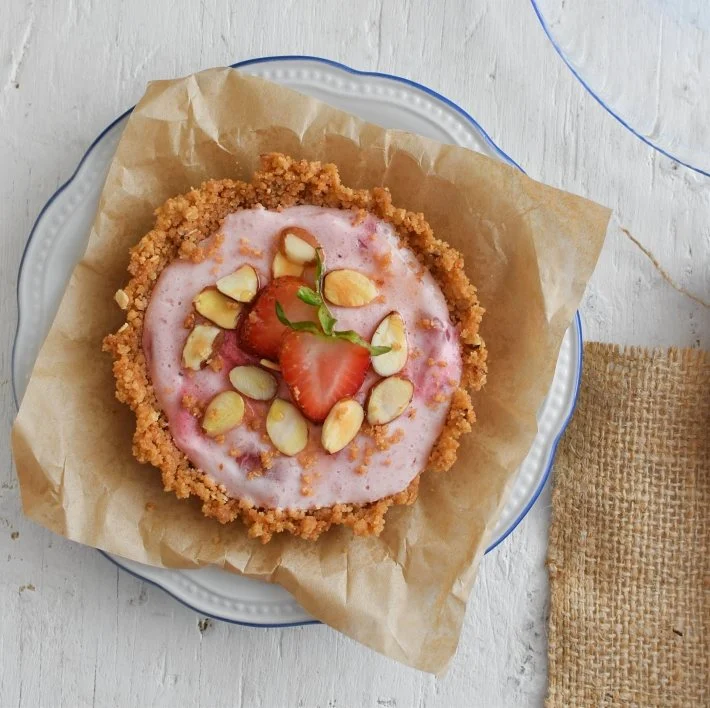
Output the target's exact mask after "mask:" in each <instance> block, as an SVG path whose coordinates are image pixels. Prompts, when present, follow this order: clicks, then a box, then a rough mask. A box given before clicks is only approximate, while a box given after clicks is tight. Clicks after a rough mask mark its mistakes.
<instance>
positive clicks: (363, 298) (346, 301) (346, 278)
mask: <svg viewBox="0 0 710 708" xmlns="http://www.w3.org/2000/svg"><path fill="white" fill-rule="evenodd" d="M323 293H324V294H325V296H326V298H327V299H328V300H329V301H330V302H332V303H333V304H334V305H339V306H340V307H362V306H363V305H367V304H368V303H370V302H372V301H373V300H374V299H375V298H376V297H377V286H376V285H375V284H374V283H373V282H372V281H371V280H370V279H369V278H368V277H367V276H366V275H365V274H364V273H360V272H359V271H357V270H349V269H347V268H344V269H343V270H331V271H330V273H328V274H327V275H326V276H325V281H324V282H323Z"/></svg>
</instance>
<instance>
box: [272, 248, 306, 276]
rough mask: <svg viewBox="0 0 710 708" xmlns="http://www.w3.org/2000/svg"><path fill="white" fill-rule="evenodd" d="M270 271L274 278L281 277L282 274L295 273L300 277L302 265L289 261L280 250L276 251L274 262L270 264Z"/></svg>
mask: <svg viewBox="0 0 710 708" xmlns="http://www.w3.org/2000/svg"><path fill="white" fill-rule="evenodd" d="M271 272H272V273H273V276H274V278H281V277H283V276H284V275H295V276H296V277H297V278H300V277H301V276H302V275H303V266H302V265H299V264H298V263H291V261H289V260H288V259H287V258H286V256H284V255H283V254H282V253H281V251H276V255H275V256H274V262H273V264H272V265H271Z"/></svg>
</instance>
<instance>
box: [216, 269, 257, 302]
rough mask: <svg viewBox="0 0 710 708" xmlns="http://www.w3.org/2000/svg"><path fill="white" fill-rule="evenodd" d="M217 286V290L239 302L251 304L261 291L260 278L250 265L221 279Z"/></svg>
mask: <svg viewBox="0 0 710 708" xmlns="http://www.w3.org/2000/svg"><path fill="white" fill-rule="evenodd" d="M216 285H217V290H219V291H220V292H221V293H224V294H225V295H227V296H228V297H231V298H232V299H233V300H236V301H237V302H251V301H252V300H253V299H254V297H255V296H256V293H257V291H258V290H259V276H258V275H257V274H256V271H255V270H254V269H253V268H252V267H251V266H250V265H243V266H242V267H241V268H237V270H235V271H234V273H231V274H230V275H225V276H224V278H220V279H219V280H218V281H217V283H216Z"/></svg>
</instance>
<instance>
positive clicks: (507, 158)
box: [12, 55, 583, 628]
mask: <svg viewBox="0 0 710 708" xmlns="http://www.w3.org/2000/svg"><path fill="white" fill-rule="evenodd" d="M287 60H293V61H312V62H316V63H321V64H326V65H328V66H334V67H336V68H338V69H342V70H343V71H346V72H348V73H350V74H356V75H358V76H376V77H379V78H384V79H389V80H393V81H397V82H399V83H402V84H406V85H407V86H412V87H414V88H416V89H418V90H420V91H423V92H424V93H426V94H428V95H430V96H432V97H434V98H436V99H437V100H439V101H442V102H443V103H445V104H446V105H447V106H449V107H450V108H452V109H454V110H455V111H456V112H457V113H459V114H460V115H461V116H462V117H463V118H465V119H466V120H467V121H468V122H469V123H471V124H472V125H473V126H474V127H475V129H476V130H477V131H478V132H479V133H480V134H481V136H482V137H483V139H484V140H485V141H486V143H487V145H488V146H489V147H490V148H491V149H492V150H493V151H494V152H495V153H496V154H497V155H498V156H499V157H500V158H501V159H502V160H504V161H505V162H507V163H508V164H510V165H513V166H514V167H517V168H518V169H519V170H520V171H521V172H523V173H524V172H525V170H523V168H522V167H520V165H518V163H517V162H515V160H513V159H512V158H511V157H510V156H509V155H507V154H506V153H505V152H503V150H501V149H500V148H499V147H498V146H497V145H496V144H495V143H494V142H493V140H491V138H490V136H489V135H488V133H487V132H486V131H485V130H484V129H483V128H482V127H481V125H480V124H479V123H478V121H477V120H476V119H475V118H474V117H473V116H472V115H470V114H469V113H468V112H467V111H465V110H464V109H463V108H461V107H460V106H458V105H457V104H455V103H454V102H453V101H451V100H450V99H448V98H446V97H445V96H442V95H441V94H439V93H437V92H436V91H434V90H433V89H430V88H428V87H427V86H424V85H422V84H419V83H417V82H416V81H412V80H411V79H406V78H403V77H401V76H395V75H393V74H384V73H381V72H376V71H359V70H358V69H353V68H351V67H349V66H346V65H345V64H341V63H340V62H337V61H333V60H332V59H323V58H321V57H314V56H298V55H284V56H270V57H260V58H257V59H247V60H245V61H241V62H237V63H235V64H232V65H231V66H232V68H234V69H240V68H243V67H246V66H251V65H254V64H265V63H269V62H274V61H287ZM133 108H135V106H132V107H131V108H129V109H128V110H127V111H125V112H123V113H122V114H121V115H120V116H118V118H116V119H115V120H113V121H112V122H111V123H109V125H107V126H106V127H105V128H104V129H103V130H102V131H101V132H100V133H99V135H98V136H97V137H96V139H95V140H94V141H93V142H92V143H91V145H90V146H89V148H88V149H87V151H86V152H85V153H84V156H83V157H82V158H81V160H80V161H79V164H78V165H77V167H76V169H75V170H74V172H73V174H72V175H71V177H70V178H69V179H68V180H67V181H66V182H65V183H64V184H62V186H61V187H59V189H57V191H56V192H55V193H54V194H53V195H52V196H51V197H50V198H49V200H48V201H47V203H46V204H45V205H44V207H42V210H41V211H40V213H39V215H38V216H37V219H36V220H35V223H34V225H33V226H32V230H31V231H30V235H29V237H28V239H27V243H26V244H25V249H24V251H23V253H22V259H21V260H20V268H19V272H18V276H17V291H16V297H17V327H16V329H15V339H14V341H13V345H12V371H13V377H12V392H13V396H14V399H15V407H16V408H17V409H19V399H18V396H17V389H16V387H15V377H14V371H15V353H16V347H17V335H18V333H19V330H20V320H21V317H22V314H21V310H20V281H21V279H22V270H23V268H24V265H25V257H26V255H27V250H28V248H29V245H30V243H31V242H32V238H33V236H34V234H35V232H36V230H37V226H38V224H39V223H40V221H41V220H42V217H43V216H44V214H45V213H46V211H47V209H48V208H49V207H50V206H51V205H52V203H53V202H54V201H55V200H56V199H57V197H58V196H59V195H60V194H61V193H62V192H63V191H64V190H65V189H66V188H67V187H68V186H69V184H71V182H72V180H73V179H74V178H75V177H76V175H77V173H78V172H79V170H80V169H81V167H82V165H83V164H84V162H85V161H86V158H87V157H88V156H89V154H90V153H91V151H92V150H93V149H94V148H95V147H96V145H97V144H98V143H99V142H100V141H101V139H102V138H103V137H104V135H106V133H108V131H109V130H111V128H113V127H114V126H115V125H116V124H117V123H119V122H120V121H121V120H123V119H124V118H125V117H126V116H127V115H128V114H129V113H131V111H133ZM575 326H576V330H577V337H578V341H579V345H580V346H579V361H578V369H577V371H578V374H577V380H576V381H575V385H574V404H573V406H572V410H571V411H570V413H569V415H568V417H567V419H566V420H565V422H564V424H563V425H562V428H561V430H560V432H559V434H558V435H557V437H556V438H555V441H554V443H553V446H552V449H551V452H550V455H549V459H548V462H547V466H546V469H545V474H544V475H543V477H542V479H541V480H540V483H539V485H538V487H537V489H536V490H535V492H534V494H533V496H532V498H531V499H530V501H529V502H528V504H527V506H526V507H525V509H523V511H522V512H521V513H520V515H519V516H518V518H517V519H516V520H515V521H514V522H513V524H512V525H511V526H510V528H509V529H507V530H506V532H505V533H504V534H503V535H502V536H501V537H500V538H499V539H498V540H497V541H496V542H495V543H493V544H492V545H491V546H489V547H488V548H487V549H486V553H490V551H492V550H493V549H494V548H496V547H497V546H498V545H499V544H500V543H501V542H502V541H504V540H505V539H506V538H508V536H510V534H511V533H512V532H513V531H514V530H515V529H516V528H517V527H518V525H519V524H520V522H521V521H522V520H523V518H525V516H526V515H527V513H528V512H529V511H530V509H531V508H532V506H533V504H534V503H535V502H536V501H537V498H538V497H539V496H540V493H541V492H542V490H543V489H544V487H545V484H546V483H547V480H548V479H549V477H550V472H551V471H552V463H553V461H554V457H555V452H556V451H557V444H558V443H559V441H560V438H561V437H562V434H563V433H564V431H565V429H566V428H567V425H568V424H569V421H570V419H571V417H572V414H573V413H574V408H575V407H576V404H577V399H578V396H579V387H580V382H581V371H582V346H581V345H582V341H583V340H582V321H581V318H580V316H579V312H577V314H576V316H575ZM99 552H100V553H101V554H102V555H103V556H104V557H105V558H107V559H108V560H110V561H111V562H112V563H114V564H115V565H116V566H118V567H119V568H121V570H124V571H126V572H127V573H130V574H131V575H133V576H134V577H136V578H139V579H140V580H142V581H144V582H147V583H150V584H151V585H154V586H155V587H158V588H160V589H161V590H163V592H165V593H167V594H168V595H170V597H172V598H174V599H175V600H177V601H178V602H180V603H181V604H182V605H185V606H186V607H189V608H190V609H191V610H193V611H194V612H197V613H198V614H202V615H206V616H208V617H211V618H212V619H217V620H220V621H221V622H228V623H230V624H238V625H242V626H245V627H264V628H276V627H299V626H302V625H309V624H320V622H319V621H318V620H304V621H302V622H286V623H283V624H253V623H250V622H242V621H237V620H233V619H229V618H226V617H219V616H217V615H212V614H209V613H207V612H203V611H202V610H200V609H199V608H197V607H193V606H192V605H190V604H189V603H187V602H185V600H183V599H181V598H179V597H177V596H175V595H174V594H173V593H171V592H170V591H169V590H167V589H166V588H164V587H163V586H162V585H159V584H158V583H157V582H155V581H153V580H149V579H148V578H144V577H143V576H141V575H138V574H137V573H135V572H134V571H132V570H129V569H128V568H127V567H125V566H124V565H122V564H121V563H120V562H119V561H118V560H116V559H115V558H113V557H112V556H110V555H109V554H108V553H106V552H105V551H102V550H100V549H99Z"/></svg>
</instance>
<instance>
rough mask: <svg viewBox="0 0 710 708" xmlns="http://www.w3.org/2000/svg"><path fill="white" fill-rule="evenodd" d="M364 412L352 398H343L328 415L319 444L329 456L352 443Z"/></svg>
mask: <svg viewBox="0 0 710 708" xmlns="http://www.w3.org/2000/svg"><path fill="white" fill-rule="evenodd" d="M364 417H365V412H364V411H363V410H362V406H361V405H360V404H359V403H358V402H357V401H356V400H355V399H354V398H343V399H342V400H341V401H338V402H337V403H336V404H335V405H334V406H333V407H332V408H331V409H330V413H328V417H327V418H326V419H325V421H324V423H323V432H322V433H321V444H322V445H323V447H324V448H325V450H326V452H329V453H330V454H331V455H332V454H333V453H335V452H339V451H340V450H342V449H343V448H344V447H345V446H346V445H348V444H349V443H350V442H352V440H353V438H354V437H355V436H356V435H357V434H358V431H359V430H360V426H361V425H362V421H363V418H364Z"/></svg>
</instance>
